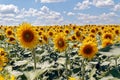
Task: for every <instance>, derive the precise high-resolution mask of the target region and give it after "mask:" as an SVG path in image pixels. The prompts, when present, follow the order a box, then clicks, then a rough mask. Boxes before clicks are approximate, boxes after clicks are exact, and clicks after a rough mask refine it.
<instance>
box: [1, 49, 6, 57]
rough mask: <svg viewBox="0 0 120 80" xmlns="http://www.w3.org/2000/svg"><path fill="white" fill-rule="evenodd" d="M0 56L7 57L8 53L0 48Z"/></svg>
mask: <svg viewBox="0 0 120 80" xmlns="http://www.w3.org/2000/svg"><path fill="white" fill-rule="evenodd" d="M0 56H7V53H6V52H5V51H4V49H3V48H0Z"/></svg>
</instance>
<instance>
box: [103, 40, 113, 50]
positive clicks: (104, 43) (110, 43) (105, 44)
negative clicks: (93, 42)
mask: <svg viewBox="0 0 120 80" xmlns="http://www.w3.org/2000/svg"><path fill="white" fill-rule="evenodd" d="M112 44H113V41H112V40H110V39H104V40H102V47H103V48H105V47H106V46H109V45H112Z"/></svg>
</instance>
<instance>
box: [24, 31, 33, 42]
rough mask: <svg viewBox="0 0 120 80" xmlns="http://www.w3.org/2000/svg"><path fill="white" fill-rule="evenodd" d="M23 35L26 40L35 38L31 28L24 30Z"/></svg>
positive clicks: (29, 40)
mask: <svg viewBox="0 0 120 80" xmlns="http://www.w3.org/2000/svg"><path fill="white" fill-rule="evenodd" d="M22 36H23V40H24V41H25V42H31V41H32V40H33V39H34V34H33V32H32V31H30V30H26V31H24V32H23V34H22Z"/></svg>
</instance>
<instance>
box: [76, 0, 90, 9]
mask: <svg viewBox="0 0 120 80" xmlns="http://www.w3.org/2000/svg"><path fill="white" fill-rule="evenodd" d="M90 5H91V2H90V1H89V0H84V1H83V2H82V3H80V2H78V3H77V4H76V6H75V7H74V10H83V9H88V8H90Z"/></svg>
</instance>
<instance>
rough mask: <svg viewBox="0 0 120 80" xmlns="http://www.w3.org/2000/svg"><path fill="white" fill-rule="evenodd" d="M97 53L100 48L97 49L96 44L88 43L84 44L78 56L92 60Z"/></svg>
mask: <svg viewBox="0 0 120 80" xmlns="http://www.w3.org/2000/svg"><path fill="white" fill-rule="evenodd" d="M97 52H98V48H97V45H96V43H94V42H86V43H83V44H82V46H81V47H80V49H79V52H78V54H79V55H82V56H83V57H84V58H87V59H92V58H93V57H94V56H95V54H96V53H97Z"/></svg>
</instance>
